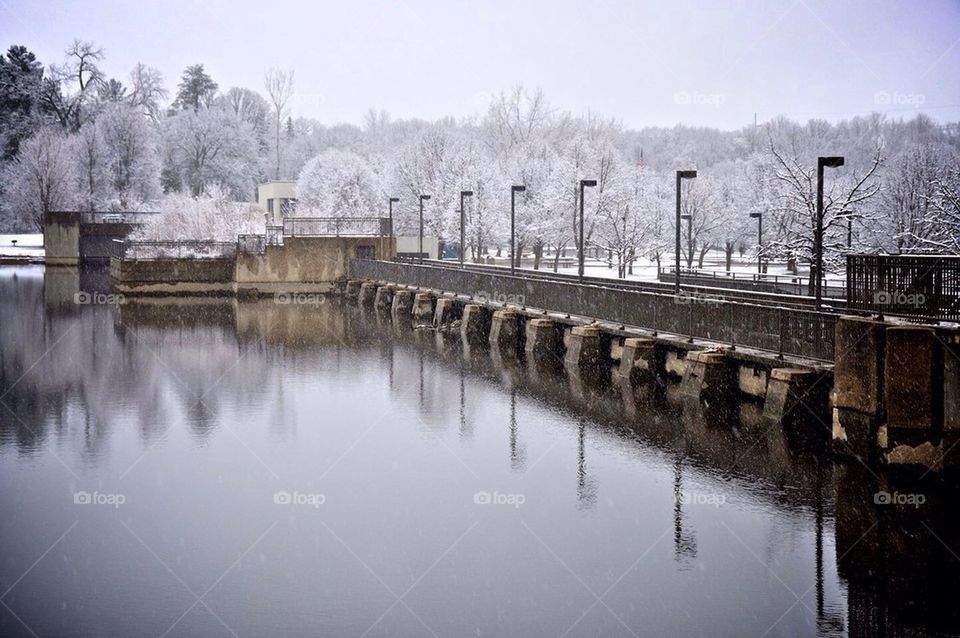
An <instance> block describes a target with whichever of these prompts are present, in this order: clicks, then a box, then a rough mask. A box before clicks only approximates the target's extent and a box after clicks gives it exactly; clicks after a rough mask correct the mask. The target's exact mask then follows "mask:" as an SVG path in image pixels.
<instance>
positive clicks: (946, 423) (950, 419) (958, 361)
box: [943, 337, 960, 432]
mask: <svg viewBox="0 0 960 638" xmlns="http://www.w3.org/2000/svg"><path fill="white" fill-rule="evenodd" d="M957 340H958V341H960V337H957ZM951 341H952V339H949V338H948V339H947V340H946V341H945V346H944V353H943V430H944V432H960V347H958V346H956V345H954V344H953V343H952V342H951Z"/></svg>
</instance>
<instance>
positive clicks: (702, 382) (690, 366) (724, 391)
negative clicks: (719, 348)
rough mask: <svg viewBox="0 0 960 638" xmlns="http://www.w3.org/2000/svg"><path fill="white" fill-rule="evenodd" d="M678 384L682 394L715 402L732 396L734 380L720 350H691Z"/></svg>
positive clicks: (731, 370)
mask: <svg viewBox="0 0 960 638" xmlns="http://www.w3.org/2000/svg"><path fill="white" fill-rule="evenodd" d="M686 361H687V369H686V373H685V374H684V376H683V381H682V382H681V385H680V391H681V393H682V394H683V395H684V396H688V397H697V398H699V399H703V400H705V401H708V402H715V401H719V400H721V399H726V398H730V397H732V396H734V390H735V389H736V382H735V379H734V374H733V369H732V368H731V365H730V362H729V361H728V360H727V357H726V355H724V354H723V353H722V352H707V351H701V352H691V353H689V354H688V355H687V358H686Z"/></svg>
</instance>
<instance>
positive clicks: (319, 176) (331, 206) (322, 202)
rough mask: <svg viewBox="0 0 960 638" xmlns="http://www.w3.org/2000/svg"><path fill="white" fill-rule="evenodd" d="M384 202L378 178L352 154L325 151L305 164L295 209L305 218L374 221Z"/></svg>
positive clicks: (362, 160)
mask: <svg viewBox="0 0 960 638" xmlns="http://www.w3.org/2000/svg"><path fill="white" fill-rule="evenodd" d="M383 198H384V194H383V188H382V186H381V181H380V178H379V176H378V175H377V174H376V173H375V172H374V171H373V169H372V168H371V167H370V165H369V163H368V162H367V161H366V160H364V159H363V158H362V157H360V156H359V155H357V154H356V153H354V152H352V151H343V150H339V149H329V150H327V151H324V152H323V153H321V154H320V155H318V156H316V157H314V158H313V159H312V160H310V161H309V162H307V165H306V166H305V167H304V168H303V171H301V173H300V179H299V180H298V181H297V208H298V210H299V211H301V212H302V214H304V215H307V214H310V215H313V216H316V217H373V216H376V215H377V214H378V213H379V211H380V210H381V209H382V207H383V203H382V201H383Z"/></svg>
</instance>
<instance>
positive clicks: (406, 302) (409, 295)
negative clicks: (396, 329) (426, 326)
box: [390, 289, 413, 323]
mask: <svg viewBox="0 0 960 638" xmlns="http://www.w3.org/2000/svg"><path fill="white" fill-rule="evenodd" d="M412 311H413V292H411V291H409V290H404V289H401V290H397V291H395V292H394V293H393V303H392V305H391V306H390V312H392V313H393V315H394V316H395V317H396V318H397V319H401V318H402V319H407V318H408V317H409V316H410V314H411V312H412ZM407 323H409V321H408V322H407Z"/></svg>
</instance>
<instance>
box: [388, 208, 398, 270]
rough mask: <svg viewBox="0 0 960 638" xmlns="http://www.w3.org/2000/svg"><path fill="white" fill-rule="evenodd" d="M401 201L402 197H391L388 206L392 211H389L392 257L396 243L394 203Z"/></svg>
mask: <svg viewBox="0 0 960 638" xmlns="http://www.w3.org/2000/svg"><path fill="white" fill-rule="evenodd" d="M399 201H400V198H399V197H391V198H390V199H389V200H388V201H387V208H388V210H389V211H390V212H389V215H390V255H391V258H392V257H393V253H394V243H393V205H394V204H395V203H397V202H399Z"/></svg>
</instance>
